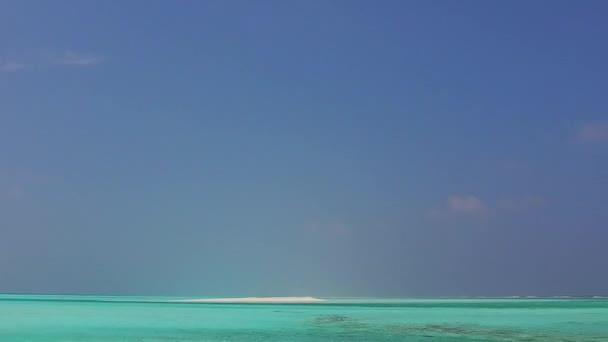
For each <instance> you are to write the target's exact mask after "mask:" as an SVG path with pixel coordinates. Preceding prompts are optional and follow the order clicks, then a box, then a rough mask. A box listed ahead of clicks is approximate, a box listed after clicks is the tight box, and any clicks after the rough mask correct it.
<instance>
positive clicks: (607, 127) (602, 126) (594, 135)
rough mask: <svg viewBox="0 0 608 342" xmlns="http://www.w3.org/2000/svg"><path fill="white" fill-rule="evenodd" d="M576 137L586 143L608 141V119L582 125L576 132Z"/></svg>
mask: <svg viewBox="0 0 608 342" xmlns="http://www.w3.org/2000/svg"><path fill="white" fill-rule="evenodd" d="M576 137H577V139H578V141H579V142H584V143H590V142H599V141H608V120H606V121H595V122H588V123H586V124H583V125H581V126H580V127H579V128H578V130H577V132H576Z"/></svg>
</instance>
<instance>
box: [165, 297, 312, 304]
mask: <svg viewBox="0 0 608 342" xmlns="http://www.w3.org/2000/svg"><path fill="white" fill-rule="evenodd" d="M323 301H324V300H323V299H319V298H314V297H244V298H201V299H182V300H177V301H176V302H182V303H318V302H323Z"/></svg>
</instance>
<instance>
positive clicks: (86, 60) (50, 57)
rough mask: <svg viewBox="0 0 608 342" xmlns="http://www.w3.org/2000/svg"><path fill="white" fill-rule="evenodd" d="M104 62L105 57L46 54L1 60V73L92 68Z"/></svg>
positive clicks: (74, 53)
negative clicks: (60, 68) (44, 69)
mask: <svg viewBox="0 0 608 342" xmlns="http://www.w3.org/2000/svg"><path fill="white" fill-rule="evenodd" d="M103 61H104V57H102V56H100V55H97V54H93V53H83V52H75V51H66V52H64V53H44V54H38V55H35V56H27V57H24V58H18V59H14V60H8V61H7V60H6V59H4V62H2V61H1V60H0V72H18V71H22V70H24V69H43V68H58V67H64V68H67V67H92V66H95V65H98V64H100V63H102V62H103Z"/></svg>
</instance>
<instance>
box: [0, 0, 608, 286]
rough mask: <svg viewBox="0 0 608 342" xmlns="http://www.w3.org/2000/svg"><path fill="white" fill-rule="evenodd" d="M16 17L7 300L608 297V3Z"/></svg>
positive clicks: (11, 11) (0, 146)
mask: <svg viewBox="0 0 608 342" xmlns="http://www.w3.org/2000/svg"><path fill="white" fill-rule="evenodd" d="M0 8H1V10H0V120H1V121H0V234H1V236H2V237H1V238H0V272H1V273H0V278H1V279H2V282H0V292H39V293H108V294H184V295H185V294H188V295H191V294H192V295H194V294H196V295H292V294H299V295H377V296H409V295H519V294H523V295H535V294H536V295H552V294H556V295H559V294H563V295H567V294H597V293H604V294H606V289H608V275H607V274H606V273H605V272H601V271H600V270H601V269H602V268H603V267H604V266H605V260H607V259H608V252H607V249H606V248H605V245H606V242H608V230H607V228H608V208H607V206H608V198H607V194H608V191H607V190H608V105H607V103H606V89H608V87H607V86H608V85H607V84H606V80H607V79H608V66H607V65H606V63H605V61H606V60H608V47H606V44H604V43H603V42H604V40H605V37H606V35H607V34H608V22H607V21H606V20H605V18H606V17H607V16H608V5H607V4H606V3H605V2H603V1H585V2H573V1H534V2H526V1H502V2H497V1H492V2H487V1H459V2H454V1H374V2H372V1H316V2H315V1H257V2H252V1H178V2H174V1H126V2H120V3H119V2H106V1H53V2H49V1H2V2H1V3H0Z"/></svg>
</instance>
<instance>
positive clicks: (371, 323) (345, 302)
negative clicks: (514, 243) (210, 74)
mask: <svg viewBox="0 0 608 342" xmlns="http://www.w3.org/2000/svg"><path fill="white" fill-rule="evenodd" d="M177 299H185V298H169V297H108V296H51V295H0V341H7V342H9V341H10V342H13V341H14V342H20V341H28V342H29V341H40V342H47V341H70V342H75V341H105V342H110V341H112V342H114V341H150V342H152V341H158V342H160V341H413V342H417V341H425V342H432V341H446V342H447V341H450V342H451V341H522V342H523V341H526V342H533V341H551V342H559V341H569V342H574V341H580V342H583V341H585V342H593V341H607V342H608V299H602V298H593V299H591V298H590V299H574V298H572V299H549V298H543V299H540V298H525V299H524V298H518V299H512V298H511V299H507V298H503V299H501V298H494V299H373V298H327V301H326V302H323V303H318V304H317V303H314V304H209V303H207V304H202V303H175V302H172V301H173V300H177Z"/></svg>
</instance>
